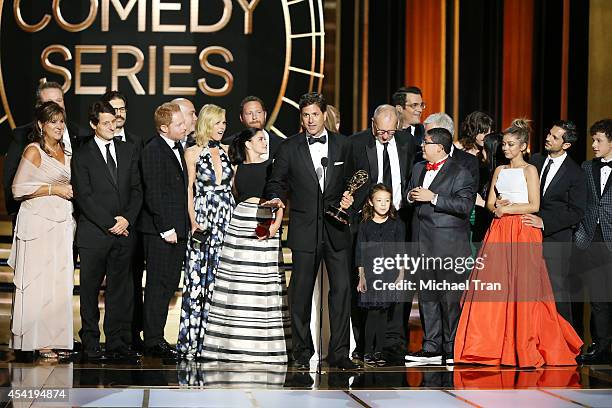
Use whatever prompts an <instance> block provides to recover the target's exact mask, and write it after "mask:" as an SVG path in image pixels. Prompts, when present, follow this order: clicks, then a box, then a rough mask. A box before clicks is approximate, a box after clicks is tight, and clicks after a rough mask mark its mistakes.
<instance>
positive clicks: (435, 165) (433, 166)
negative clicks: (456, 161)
mask: <svg viewBox="0 0 612 408" xmlns="http://www.w3.org/2000/svg"><path fill="white" fill-rule="evenodd" d="M447 160H448V157H447V158H446V159H444V160H442V161H439V162H437V163H430V162H427V164H425V169H426V170H427V171H430V170H433V171H436V170H438V169H439V168H440V166H442V165H443V164H444V163H445V162H446V161H447Z"/></svg>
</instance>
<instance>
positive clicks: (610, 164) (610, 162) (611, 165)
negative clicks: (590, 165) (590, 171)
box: [599, 161, 612, 169]
mask: <svg viewBox="0 0 612 408" xmlns="http://www.w3.org/2000/svg"><path fill="white" fill-rule="evenodd" d="M599 163H601V168H602V169H603V168H604V167H610V168H611V169H612V161H609V162H603V161H600V162H599Z"/></svg>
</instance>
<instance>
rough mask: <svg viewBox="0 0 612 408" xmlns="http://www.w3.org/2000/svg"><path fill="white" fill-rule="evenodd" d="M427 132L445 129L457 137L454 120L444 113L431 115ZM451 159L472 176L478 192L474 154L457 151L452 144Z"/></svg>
mask: <svg viewBox="0 0 612 408" xmlns="http://www.w3.org/2000/svg"><path fill="white" fill-rule="evenodd" d="M423 124H424V125H425V131H427V130H429V129H433V128H443V129H446V130H448V131H449V133H450V134H451V137H454V136H455V124H454V122H453V119H452V118H451V117H450V116H449V115H447V114H446V113H444V112H437V113H433V114H431V115H429V116H428V117H427V118H426V119H425V121H423ZM450 157H452V158H453V159H455V161H457V162H458V163H459V164H460V165H462V166H463V167H465V168H466V169H467V170H468V171H469V172H470V175H471V176H472V181H473V182H474V191H477V190H478V178H479V172H478V158H477V157H476V156H474V155H473V154H469V153H467V152H464V151H463V150H461V149H457V148H456V147H455V145H454V144H451V151H450Z"/></svg>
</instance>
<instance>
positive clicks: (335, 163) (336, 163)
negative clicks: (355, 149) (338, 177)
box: [334, 162, 344, 166]
mask: <svg viewBox="0 0 612 408" xmlns="http://www.w3.org/2000/svg"><path fill="white" fill-rule="evenodd" d="M341 164H344V162H334V166H339V165H341Z"/></svg>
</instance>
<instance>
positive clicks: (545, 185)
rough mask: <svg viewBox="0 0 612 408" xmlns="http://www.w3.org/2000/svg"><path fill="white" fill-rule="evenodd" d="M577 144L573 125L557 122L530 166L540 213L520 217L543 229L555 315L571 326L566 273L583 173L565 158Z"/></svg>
mask: <svg viewBox="0 0 612 408" xmlns="http://www.w3.org/2000/svg"><path fill="white" fill-rule="evenodd" d="M577 140H578V133H577V132H576V125H574V124H573V123H572V122H570V121H565V120H561V121H558V122H556V123H555V124H554V125H553V127H552V128H551V129H550V131H549V132H548V136H546V144H545V145H544V149H545V151H546V154H541V153H535V154H534V155H533V156H532V158H531V164H533V165H534V166H536V167H537V168H538V171H539V173H540V212H539V213H538V214H525V215H523V216H522V217H521V218H522V221H523V224H525V225H529V226H532V227H536V228H541V229H542V235H543V241H544V258H545V259H546V266H547V267H548V275H549V276H550V283H551V285H552V288H553V292H554V294H555V300H556V301H557V311H558V312H559V313H560V314H561V316H563V317H564V318H565V320H567V321H568V322H570V323H572V308H571V302H570V295H569V286H568V273H569V263H570V262H569V261H570V255H571V243H572V235H573V232H574V228H575V227H576V226H577V225H578V223H579V222H580V220H582V217H583V216H584V212H585V209H586V200H587V190H586V178H585V174H584V171H583V170H582V169H581V168H580V166H579V165H578V164H577V163H576V162H575V161H574V160H572V158H571V157H569V155H568V154H567V150H568V149H569V148H570V147H572V146H573V145H574V144H575V143H576V141H577Z"/></svg>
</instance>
